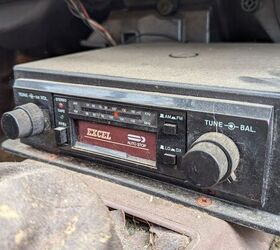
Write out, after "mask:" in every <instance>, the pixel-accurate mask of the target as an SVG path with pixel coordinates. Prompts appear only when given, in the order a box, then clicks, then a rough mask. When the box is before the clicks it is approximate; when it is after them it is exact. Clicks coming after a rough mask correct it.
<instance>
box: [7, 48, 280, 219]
mask: <svg viewBox="0 0 280 250" xmlns="http://www.w3.org/2000/svg"><path fill="white" fill-rule="evenodd" d="M279 53H280V47H279V45H276V44H274V45H269V44H267V45H264V44H246V45H242V44H239V45H233V44H223V45H222V44H211V45H206V44H204V45H203V44H180V43H159V44H134V45H126V46H117V47H112V48H106V49H100V50H94V51H88V52H82V53H78V54H73V55H67V56H62V57H57V58H52V59H46V60H42V61H37V62H32V63H27V64H23V65H19V66H16V68H15V83H14V95H15V100H16V104H17V106H16V108H15V109H14V110H13V111H10V112H7V113H5V114H4V115H3V117H2V128H3V130H4V131H5V133H6V135H7V136H8V137H9V138H12V139H16V138H21V141H22V142H23V143H26V144H28V145H32V146H33V147H36V148H41V149H44V150H47V151H49V152H59V153H65V154H68V155H72V156H75V157H81V158H86V159H89V160H92V161H97V162H103V163H106V164H110V165H111V166H113V167H114V168H120V169H124V170H128V171H132V172H135V173H137V174H142V175H146V176H149V177H151V178H156V179H159V180H162V181H165V182H170V183H173V184H176V185H180V186H183V187H186V188H189V189H192V190H195V191H198V192H201V193H204V194H210V195H212V196H215V197H218V198H220V199H222V200H225V201H229V202H233V203H236V204H240V205H242V206H247V207H251V208H255V209H258V210H263V211H268V212H270V213H274V214H279V213H280V199H279V198H280V178H279V176H280V168H279V164H280V158H279V157H280V154H279V151H280V136H279V131H280V130H279V129H280V124H279V115H280V109H279V107H280V102H279V93H280V88H279V83H280V79H279V72H280V71H279V67H278V66H279V65H280V56H279Z"/></svg>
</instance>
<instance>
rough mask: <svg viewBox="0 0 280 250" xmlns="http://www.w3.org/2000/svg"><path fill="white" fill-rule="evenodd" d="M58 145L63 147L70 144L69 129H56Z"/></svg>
mask: <svg viewBox="0 0 280 250" xmlns="http://www.w3.org/2000/svg"><path fill="white" fill-rule="evenodd" d="M54 133H55V140H56V144H57V145H59V146H62V145H64V144H66V143H67V142H68V138H67V128H64V127H57V128H55V129H54Z"/></svg>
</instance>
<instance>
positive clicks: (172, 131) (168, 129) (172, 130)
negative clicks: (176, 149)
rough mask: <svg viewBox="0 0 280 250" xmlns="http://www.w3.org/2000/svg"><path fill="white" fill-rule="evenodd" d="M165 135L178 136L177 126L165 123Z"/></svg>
mask: <svg viewBox="0 0 280 250" xmlns="http://www.w3.org/2000/svg"><path fill="white" fill-rule="evenodd" d="M163 133H164V134H166V135H176V134H177V125H176V124H172V123H165V124H164V125H163Z"/></svg>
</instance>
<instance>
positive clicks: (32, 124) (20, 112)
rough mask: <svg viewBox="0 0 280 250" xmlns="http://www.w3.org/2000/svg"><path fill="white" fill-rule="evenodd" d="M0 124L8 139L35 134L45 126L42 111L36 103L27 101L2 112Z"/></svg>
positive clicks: (40, 131)
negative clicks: (11, 109)
mask: <svg viewBox="0 0 280 250" xmlns="http://www.w3.org/2000/svg"><path fill="white" fill-rule="evenodd" d="M1 125H2V130H3V132H4V133H5V134H6V135H7V137H8V138H10V139H17V138H23V137H29V136H33V135H37V134H40V133H42V132H43V131H44V128H45V118H44V113H43V111H42V110H41V109H40V108H39V107H38V106H37V105H36V104H34V103H27V104H24V105H21V106H18V107H16V108H15V109H14V110H13V111H10V112H6V113H4V114H3V116H2V119H1Z"/></svg>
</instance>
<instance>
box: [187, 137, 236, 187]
mask: <svg viewBox="0 0 280 250" xmlns="http://www.w3.org/2000/svg"><path fill="white" fill-rule="evenodd" d="M239 159H240V156H239V150H238V148H237V146H236V144H235V143H234V142H233V141H232V140H231V139H230V138H229V137H227V136H225V135H223V134H221V133H216V132H209V133H206V134H204V135H202V136H201V137H199V138H198V139H197V140H196V141H195V142H194V143H193V144H192V146H191V149H190V150H189V151H188V152H187V153H186V154H185V155H184V156H183V160H182V167H183V168H184V169H185V170H186V179H187V181H188V182H190V183H191V184H192V185H194V186H196V187H198V188H210V187H213V186H215V185H216V184H218V183H220V182H222V181H224V180H226V179H227V178H228V177H229V176H230V175H231V174H232V173H233V172H234V170H235V169H236V168H237V166H238V164H239Z"/></svg>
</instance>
